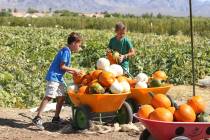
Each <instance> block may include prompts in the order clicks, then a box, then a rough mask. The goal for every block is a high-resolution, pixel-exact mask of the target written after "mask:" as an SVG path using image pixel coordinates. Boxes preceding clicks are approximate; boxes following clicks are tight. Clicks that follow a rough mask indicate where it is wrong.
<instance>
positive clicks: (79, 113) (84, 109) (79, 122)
mask: <svg viewBox="0 0 210 140" xmlns="http://www.w3.org/2000/svg"><path fill="white" fill-rule="evenodd" d="M74 123H75V126H76V128H77V129H80V130H83V129H88V128H90V107H89V106H86V105H84V106H80V107H78V108H76V112H75V117H74Z"/></svg>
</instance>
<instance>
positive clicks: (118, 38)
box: [116, 35, 124, 40]
mask: <svg viewBox="0 0 210 140" xmlns="http://www.w3.org/2000/svg"><path fill="white" fill-rule="evenodd" d="M123 38H124V36H122V37H118V36H117V35H116V39H117V40H121V39H123Z"/></svg>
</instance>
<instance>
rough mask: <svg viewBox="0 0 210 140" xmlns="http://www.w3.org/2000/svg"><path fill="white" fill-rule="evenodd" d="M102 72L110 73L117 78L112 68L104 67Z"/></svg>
mask: <svg viewBox="0 0 210 140" xmlns="http://www.w3.org/2000/svg"><path fill="white" fill-rule="evenodd" d="M104 71H107V72H111V73H112V74H113V75H114V77H117V72H116V71H114V70H113V69H112V68H110V66H109V67H106V68H105V69H104Z"/></svg>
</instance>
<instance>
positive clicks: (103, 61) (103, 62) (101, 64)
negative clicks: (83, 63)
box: [96, 58, 110, 70]
mask: <svg viewBox="0 0 210 140" xmlns="http://www.w3.org/2000/svg"><path fill="white" fill-rule="evenodd" d="M109 66H110V62H109V60H108V59H106V58H99V59H98V61H97V63H96V67H97V69H100V70H104V69H105V68H106V67H109Z"/></svg>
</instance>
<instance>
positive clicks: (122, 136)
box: [0, 86, 210, 140]
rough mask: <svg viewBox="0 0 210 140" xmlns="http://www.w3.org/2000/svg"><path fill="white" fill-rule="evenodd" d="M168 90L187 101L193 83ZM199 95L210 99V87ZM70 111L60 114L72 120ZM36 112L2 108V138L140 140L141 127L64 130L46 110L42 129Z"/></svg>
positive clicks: (0, 116) (8, 139)
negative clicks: (87, 131)
mask: <svg viewBox="0 0 210 140" xmlns="http://www.w3.org/2000/svg"><path fill="white" fill-rule="evenodd" d="M169 94H170V95H172V97H173V98H175V99H176V100H178V101H180V102H183V101H186V100H187V98H189V97H190V96H192V86H174V87H173V88H171V89H170V91H169ZM196 95H202V96H203V98H204V99H205V100H206V101H207V102H210V88H200V87H196ZM208 110H209V108H208ZM70 114H71V108H70V107H65V108H64V109H63V110H62V112H61V117H62V118H63V119H65V120H69V118H70V117H71V116H70ZM34 115H35V113H32V112H30V111H29V109H16V108H0V140H28V139H32V140H38V139H42V140H52V139H53V140H54V139H62V140H67V139H71V140H94V139H100V140H137V139H139V135H140V133H141V131H140V132H139V133H130V132H110V133H106V134H98V133H97V134H85V133H80V132H70V133H61V131H59V130H60V127H58V126H53V125H52V124H51V123H50V122H51V119H52V116H53V115H54V112H44V113H43V119H44V122H45V123H44V126H45V128H46V129H45V130H44V131H40V130H38V129H37V128H36V127H34V126H33V125H32V123H31V119H32V118H33V117H34ZM66 122H67V123H66V125H67V124H69V122H68V121H66ZM135 125H136V126H137V127H139V128H140V127H141V124H140V123H135ZM62 127H63V126H62Z"/></svg>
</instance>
